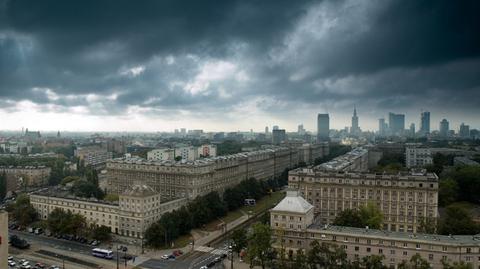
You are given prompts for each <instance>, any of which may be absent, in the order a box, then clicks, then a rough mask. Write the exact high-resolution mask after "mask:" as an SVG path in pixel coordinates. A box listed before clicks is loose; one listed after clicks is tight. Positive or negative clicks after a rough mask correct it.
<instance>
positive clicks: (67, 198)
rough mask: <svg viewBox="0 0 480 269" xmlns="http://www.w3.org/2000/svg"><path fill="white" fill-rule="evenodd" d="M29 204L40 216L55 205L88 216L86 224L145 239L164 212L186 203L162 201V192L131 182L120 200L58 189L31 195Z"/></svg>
mask: <svg viewBox="0 0 480 269" xmlns="http://www.w3.org/2000/svg"><path fill="white" fill-rule="evenodd" d="M30 203H31V204H32V206H33V207H34V208H35V209H36V210H37V212H38V214H39V216H40V218H41V219H47V218H48V215H49V214H50V213H51V212H52V211H53V210H54V209H56V208H60V209H63V210H65V211H71V212H72V213H76V214H80V215H82V216H84V217H85V219H86V221H87V223H89V224H95V225H98V226H101V225H105V226H107V227H109V228H110V230H111V232H112V233H116V234H120V235H124V236H130V237H136V238H142V237H143V232H144V231H145V230H146V229H147V228H148V227H149V226H150V225H151V224H152V223H153V222H155V221H157V220H158V219H159V218H160V217H161V215H163V214H164V213H166V212H171V211H173V210H175V209H178V208H180V207H181V206H183V205H185V204H186V203H187V200H186V199H177V200H173V201H169V202H165V203H162V202H161V201H160V194H159V193H157V192H156V191H154V190H153V189H152V188H150V187H148V186H145V185H135V184H134V185H132V186H131V187H130V188H128V189H127V190H126V191H125V192H123V193H122V194H121V195H119V201H118V202H106V201H99V200H95V199H85V198H78V197H74V196H72V195H70V194H68V193H67V192H65V191H62V190H60V189H58V188H56V189H49V190H44V191H42V192H37V193H33V194H30Z"/></svg>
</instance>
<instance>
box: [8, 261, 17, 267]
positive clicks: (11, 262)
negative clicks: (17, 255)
mask: <svg viewBox="0 0 480 269" xmlns="http://www.w3.org/2000/svg"><path fill="white" fill-rule="evenodd" d="M15 265H17V264H16V263H15V262H14V261H8V266H10V267H15Z"/></svg>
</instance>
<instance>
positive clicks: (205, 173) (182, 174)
mask: <svg viewBox="0 0 480 269" xmlns="http://www.w3.org/2000/svg"><path fill="white" fill-rule="evenodd" d="M297 164H298V152H297V151H296V150H295V149H291V148H284V147H274V148H268V149H263V150H259V151H254V152H247V153H238V154H232V155H226V156H217V157H212V158H203V159H200V160H195V161H186V160H181V161H149V160H144V159H141V158H119V159H114V160H110V161H108V163H107V190H108V192H109V193H121V192H123V191H124V190H126V189H127V188H128V186H131V185H132V183H133V182H134V180H136V181H139V182H141V184H145V185H148V186H151V187H152V188H154V189H155V190H156V191H157V192H160V193H161V195H162V199H175V198H191V199H192V198H195V197H197V196H199V195H204V194H207V193H209V192H211V191H219V192H223V191H224V190H225V189H226V188H228V187H231V186H234V185H236V184H238V183H240V182H241V181H242V180H244V179H247V178H250V177H255V178H257V179H260V180H266V179H270V178H273V177H274V176H275V177H278V176H280V175H281V174H282V172H283V171H284V170H285V169H287V168H292V167H294V166H296V165H297Z"/></svg>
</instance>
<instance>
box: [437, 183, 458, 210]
mask: <svg viewBox="0 0 480 269" xmlns="http://www.w3.org/2000/svg"><path fill="white" fill-rule="evenodd" d="M458 192H459V189H458V183H457V181H455V180H454V179H451V178H447V179H441V180H440V182H439V184H438V204H439V205H440V206H448V205H450V204H452V203H453V202H456V201H458V200H457V199H458Z"/></svg>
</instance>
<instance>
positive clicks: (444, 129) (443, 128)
mask: <svg viewBox="0 0 480 269" xmlns="http://www.w3.org/2000/svg"><path fill="white" fill-rule="evenodd" d="M449 130H450V127H449V124H448V121H447V120H446V119H443V120H442V121H441V122H440V128H439V134H440V136H442V137H447V136H448V131H449Z"/></svg>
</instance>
